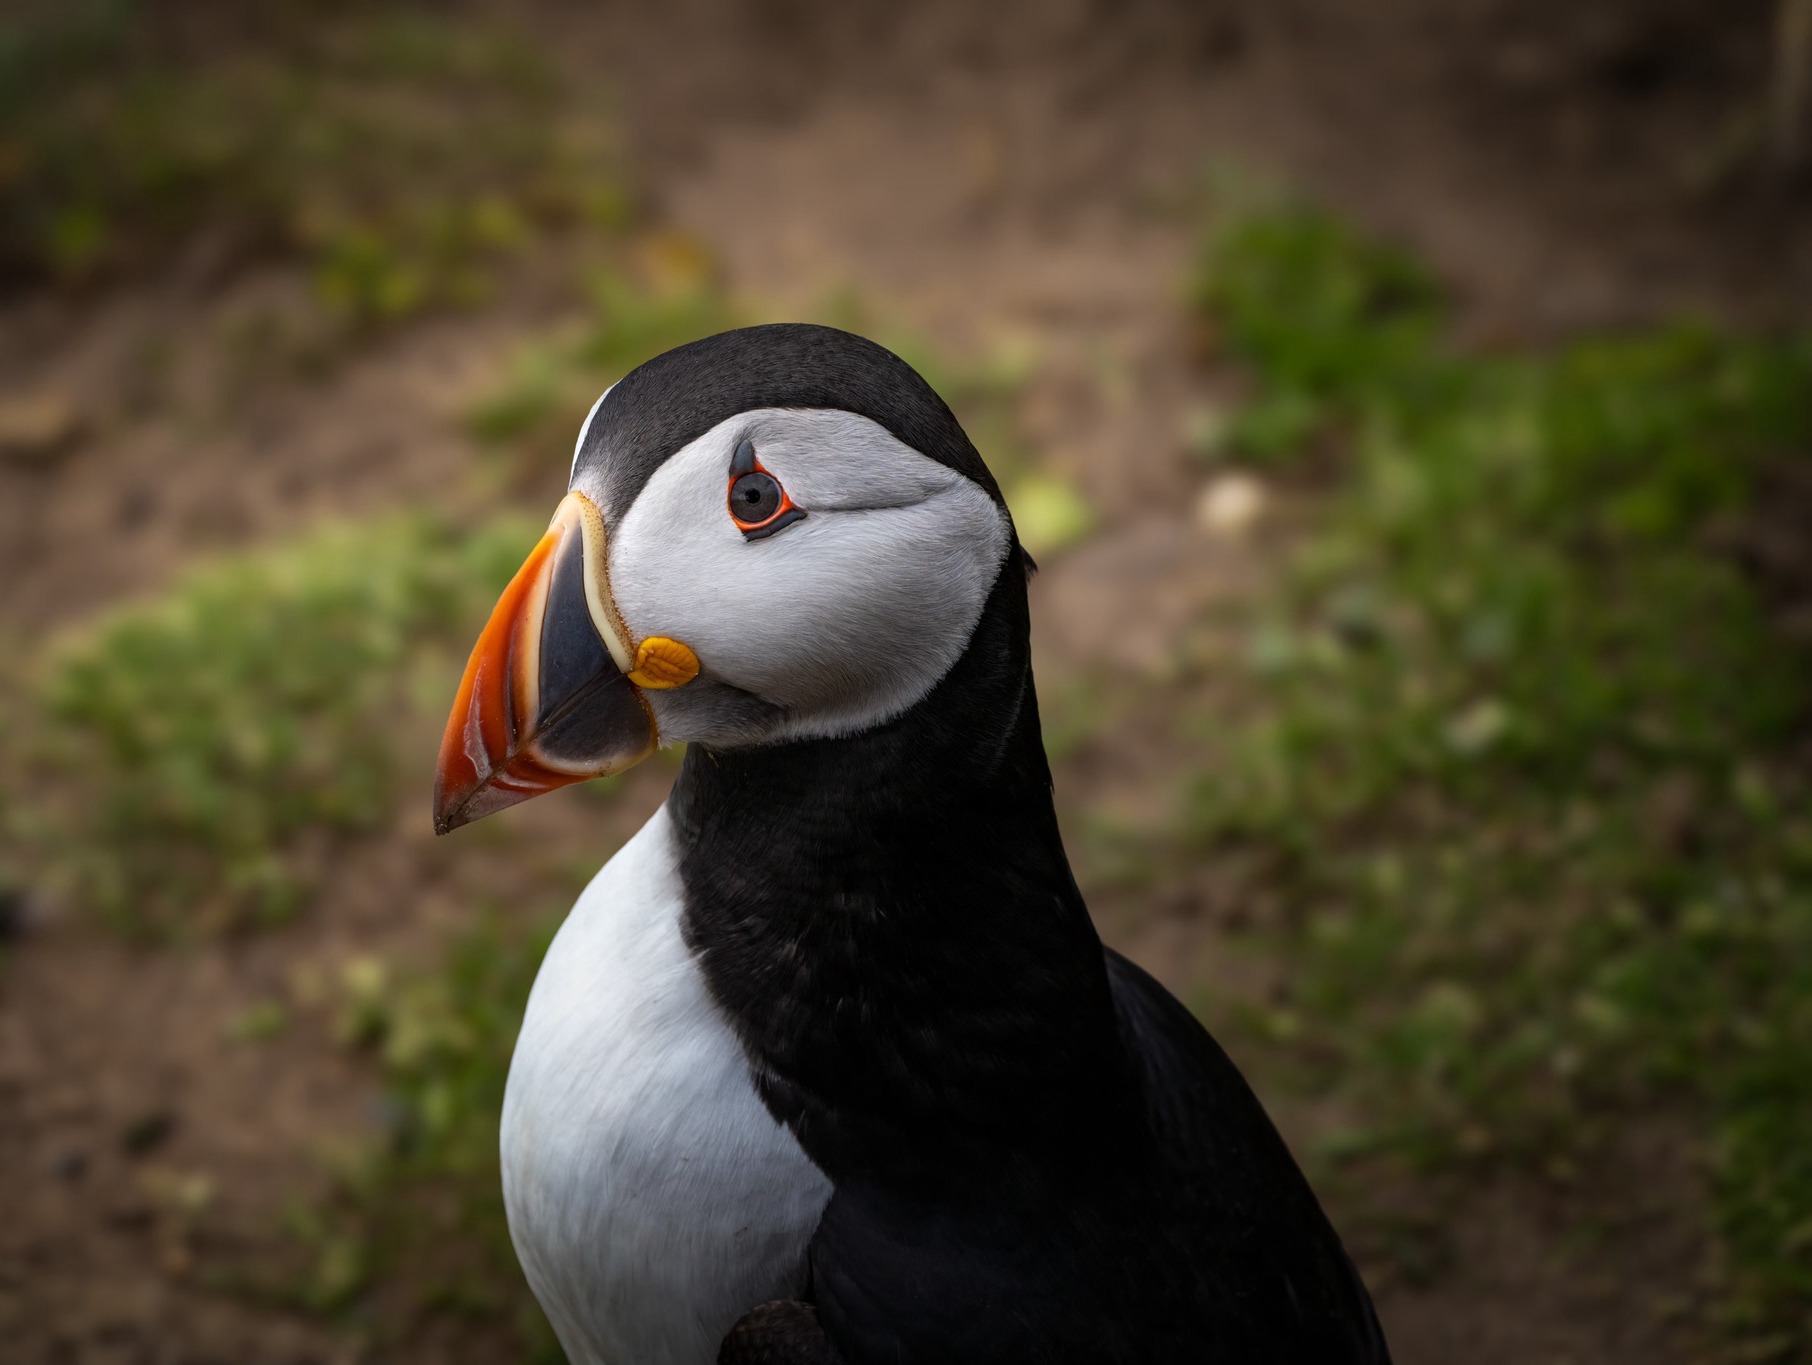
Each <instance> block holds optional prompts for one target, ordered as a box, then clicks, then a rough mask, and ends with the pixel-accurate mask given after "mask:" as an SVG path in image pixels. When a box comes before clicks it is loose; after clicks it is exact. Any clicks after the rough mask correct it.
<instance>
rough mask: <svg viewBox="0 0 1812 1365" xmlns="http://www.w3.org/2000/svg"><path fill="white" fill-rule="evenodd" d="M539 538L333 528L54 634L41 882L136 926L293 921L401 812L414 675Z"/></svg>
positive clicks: (481, 608)
mask: <svg viewBox="0 0 1812 1365" xmlns="http://www.w3.org/2000/svg"><path fill="white" fill-rule="evenodd" d="M532 540H533V530H532V529H531V528H529V527H527V526H526V525H518V524H516V523H514V522H512V521H508V520H505V521H502V522H499V523H498V524H496V525H493V526H487V527H485V528H483V529H481V530H479V531H478V532H476V533H472V534H463V533H460V532H456V531H455V530H453V529H452V528H449V527H447V526H444V525H439V524H436V523H434V522H431V521H428V520H425V519H421V518H394V519H389V520H384V521H379V522H375V523H370V524H364V525H350V526H338V527H329V528H327V529H324V530H321V531H318V532H316V533H314V534H312V535H309V536H307V537H305V538H303V539H301V540H300V541H297V542H295V543H293V544H288V545H282V546H279V547H277V548H274V549H263V550H257V551H253V552H250V553H248V554H245V555H242V556H238V557H234V558H231V559H227V560H224V561H221V562H217V563H214V564H211V565H208V566H206V567H204V568H202V569H200V570H199V571H197V572H194V573H192V574H190V575H189V576H188V577H186V578H184V579H182V580H181V581H180V582H178V583H177V584H176V585H175V586H173V587H172V588H170V589H169V590H168V591H166V592H164V593H163V594H161V595H159V596H157V597H155V598H152V599H150V600H147V601H144V602H138V603H133V604H130V605H128V606H125V607H122V608H120V609H117V610H115V611H113V612H110V613H108V614H107V615H105V616H104V617H102V618H101V619H100V620H98V621H97V622H95V623H93V624H92V625H91V626H89V627H87V628H85V629H83V630H82V631H81V632H80V633H79V634H77V635H75V636H73V637H70V638H67V639H64V640H62V641H60V642H58V643H57V644H56V645H55V646H54V647H53V648H52V650H51V651H50V654H49V658H48V660H47V661H46V664H45V668H44V677H43V681H42V685H41V692H40V696H39V698H38V701H39V704H40V708H41V711H42V715H43V719H44V724H43V725H42V726H40V727H38V728H37V732H36V734H35V736H34V737H33V740H32V746H33V748H34V749H35V758H36V761H37V762H38V763H40V764H42V765H44V766H45V767H46V768H47V770H48V771H49V772H50V774H51V777H50V779H49V781H48V782H47V786H46V790H47V792H48V793H49V794H50V798H51V799H49V800H48V801H47V802H46V803H45V804H44V805H43V806H41V807H39V808H37V809H36V810H35V811H33V812H23V811H16V812H14V818H15V820H16V821H26V822H29V826H28V827H29V832H30V833H31V834H32V836H33V838H32V842H33V843H34V844H36V845H37V846H39V847H41V848H43V849H44V850H46V851H47V853H48V855H49V857H50V859H51V860H52V864H53V865H52V867H51V869H50V872H49V880H50V884H51V885H53V886H56V887H58V888H60V890H61V891H62V892H63V894H65V895H67V896H69V897H71V898H73V899H74V900H75V901H77V902H78V903H80V904H83V905H85V906H91V907H93V908H94V909H96V910H98V911H99V912H100V913H101V914H102V915H104V916H105V917H106V918H107V920H108V921H109V922H110V923H112V924H113V925H114V926H116V927H117V928H119V929H120V930H122V931H125V932H128V933H132V934H141V935H151V936H160V935H167V934H171V933H181V932H192V931H195V930H197V929H206V928H210V927H220V926H225V925H231V924H239V923H268V922H272V921H276V920H281V919H283V918H285V917H287V916H288V915H289V914H291V913H292V912H293V911H294V910H295V908H296V907H297V905H298V904H299V902H300V901H301V899H302V898H303V897H304V896H305V894H306V892H307V889H308V887H309V885H310V884H311V882H312V880H313V877H314V874H315V872H316V871H317V870H318V868H319V865H320V863H321V861H322V860H323V859H324V858H325V856H326V855H327V852H328V851H329V850H330V849H331V847H332V846H333V843H334V840H335V839H336V837H337V836H338V835H339V834H342V833H344V832H345V831H349V830H365V829H371V828H373V827H375V826H377V825H379V824H380V823H382V822H383V821H384V820H386V819H388V818H389V815H390V811H391V803H392V797H393V786H392V770H393V766H394V758H395V756H394V752H393V750H394V748H395V745H396V739H395V737H396V735H397V734H398V733H399V731H401V732H406V729H407V727H406V724H405V722H406V721H407V720H408V719H409V718H410V717H411V716H412V715H413V713H412V711H411V695H410V690H409V679H410V677H411V670H412V668H414V667H416V666H418V665H421V664H422V662H423V659H424V655H425V653H431V652H432V651H433V647H434V646H436V645H438V646H440V653H441V654H447V653H451V652H453V651H455V650H456V649H457V647H458V645H459V644H460V643H462V642H461V641H460V640H459V639H458V638H457V637H458V636H459V635H460V633H461V632H462V631H464V630H469V629H470V628H472V627H473V626H474V624H475V623H476V622H477V621H479V620H481V619H482V618H483V615H484V613H485V611H486V610H487V609H488V608H489V605H490V603H491V602H492V600H493V599H494V598H495V595H496V593H497V592H498V590H499V589H500V588H501V587H502V585H503V584H504V583H505V582H507V581H508V579H509V576H510V574H511V573H512V572H513V571H514V569H515V567H516V564H517V563H518V562H519V560H520V558H521V554H522V550H523V547H524V546H525V545H526V544H529V543H531V542H532ZM436 657H439V656H438V655H437V656H436Z"/></svg>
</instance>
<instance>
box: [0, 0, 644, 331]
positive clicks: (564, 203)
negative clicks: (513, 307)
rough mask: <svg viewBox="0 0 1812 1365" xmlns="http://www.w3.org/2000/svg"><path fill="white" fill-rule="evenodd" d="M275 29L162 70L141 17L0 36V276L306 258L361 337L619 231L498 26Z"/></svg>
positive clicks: (559, 98)
mask: <svg viewBox="0 0 1812 1365" xmlns="http://www.w3.org/2000/svg"><path fill="white" fill-rule="evenodd" d="M283 17H284V16H283V15H282V14H281V13H273V14H271V15H267V16H265V19H266V21H267V22H264V23H263V24H261V25H260V26H257V35H258V41H256V42H250V43H242V44H240V45H239V46H238V47H237V48H235V47H233V46H232V45H230V44H221V45H220V46H221V48H222V51H221V52H219V53H214V52H211V51H201V52H196V53H190V54H184V55H180V56H179V55H178V53H177V52H176V51H175V50H174V49H173V47H172V45H171V44H170V43H168V42H162V41H159V39H160V38H162V37H163V36H164V35H163V34H162V33H161V30H160V29H159V27H158V25H157V24H156V23H155V22H154V21H155V18H156V12H155V11H154V10H152V9H151V8H150V7H148V6H147V7H139V6H133V5H127V4H123V3H113V4H101V5H86V6H83V5H77V6H72V7H70V8H69V9H68V10H67V11H66V12H60V13H52V14H49V15H45V16H39V17H38V18H37V19H36V20H35V21H33V22H32V23H31V24H29V25H28V23H27V21H26V20H24V19H14V20H12V21H10V22H9V23H8V24H7V25H6V26H4V27H0V73H11V74H12V75H13V76H14V77H15V80H14V81H13V83H12V84H11V85H10V86H7V85H6V82H4V81H0V88H5V89H6V90H7V94H6V95H5V96H0V269H6V270H10V271H12V272H17V273H24V274H27V275H34V274H44V273H48V274H50V275H51V276H53V277H60V278H65V279H67V278H70V277H81V276H86V275H90V274H93V273H95V272H97V271H100V270H104V269H108V268H123V267H127V266H140V267H142V266H145V265H148V264H150V263H153V262H158V261H161V260H163V259H165V258H166V257H167V256H168V255H169V254H170V253H171V252H172V251H173V250H176V249H180V248H182V247H183V246H184V245H185V244H186V243H189V242H191V241H198V240H200V239H201V238H203V237H205V238H206V239H207V240H208V241H209V242H210V243H211V248H212V255H213V256H214V257H216V258H234V257H242V256H246V255H250V254H258V253H264V254H268V253H273V252H274V253H276V254H279V255H287V256H289V257H291V258H297V259H300V260H302V261H304V262H306V263H307V264H308V265H309V267H310V269H311V270H312V271H313V274H314V279H315V284H316V289H317V293H318V296H319V298H320V299H321V300H322V302H323V303H324V304H325V305H326V306H327V307H328V308H330V309H331V310H333V311H334V312H335V313H337V314H338V315H340V316H343V317H345V318H347V319H349V320H350V321H352V322H353V323H356V324H373V323H380V322H383V321H386V320H389V319H393V318H396V317H400V316H404V315H407V314H409V313H412V312H414V311H416V310H418V309H420V308H422V307H425V306H428V305H432V304H461V303H469V302H472V301H475V300H477V299H479V298H481V297H482V296H483V295H484V293H485V291H486V289H487V287H488V284H489V282H490V279H491V276H492V273H493V270H494V267H495V266H496V264H497V263H498V262H499V261H501V260H503V259H506V258H508V257H510V256H512V255H514V254H516V253H518V252H520V251H521V250H522V249H523V248H524V247H525V246H526V245H527V244H528V243H529V242H530V241H531V240H532V239H533V237H534V236H535V234H536V233H537V232H539V231H544V230H547V229H550V228H555V227H558V226H560V225H562V224H566V223H571V222H576V221H594V222H603V223H606V224H610V225H616V224H620V223H621V222H622V221H624V219H625V218H626V216H627V199H626V196H625V194H624V191H623V189H622V183H623V182H622V177H621V174H620V163H619V159H618V157H617V155H616V152H615V149H614V147H613V146H612V144H611V142H610V140H609V137H608V134H607V131H606V130H607V128H608V123H607V121H606V120H605V119H603V117H602V113H601V111H592V112H593V113H594V114H595V115H596V116H595V117H591V118H583V117H575V116H574V113H575V102H574V96H573V94H572V92H567V91H562V90H561V89H560V88H559V85H558V82H557V81H556V80H555V78H554V75H553V70H552V68H551V66H550V65H549V64H548V63H547V62H546V61H545V59H544V58H543V57H542V56H541V55H540V54H538V53H536V52H535V51H534V50H533V49H532V48H530V47H529V46H527V45H526V44H524V43H522V42H520V41H518V40H517V39H515V38H514V37H513V36H512V35H511V34H510V33H509V32H508V31H506V30H500V29H496V28H493V27H487V26H485V25H482V24H478V23H476V22H474V21H472V20H469V19H461V20H457V21H454V20H449V19H448V18H446V17H444V16H443V17H431V16H429V15H427V14H423V13H411V12H409V11H407V10H404V9H400V8H379V9H377V10H375V11H372V12H367V13H364V14H361V15H358V16H356V17H352V18H342V19H336V20H334V21H330V22H327V23H321V22H318V21H317V22H311V23H300V22H288V23H286V22H283ZM242 36H243V35H242Z"/></svg>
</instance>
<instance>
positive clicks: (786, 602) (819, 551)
mask: <svg viewBox="0 0 1812 1365" xmlns="http://www.w3.org/2000/svg"><path fill="white" fill-rule="evenodd" d="M869 425H871V426H872V424H869ZM875 430H879V429H878V428H875ZM888 440H889V442H890V447H889V448H888V449H886V450H885V452H884V454H883V455H882V456H881V457H876V456H875V454H874V452H873V450H869V451H866V452H864V454H863V460H864V461H867V462H866V463H862V462H857V461H854V460H852V461H850V469H849V470H846V471H845V473H846V475H847V476H848V477H846V478H845V479H844V480H843V481H842V486H841V487H836V486H834V485H835V484H836V483H837V480H836V478H835V474H836V471H835V470H834V469H827V468H826V467H825V461H826V459H827V457H826V456H825V454H824V452H822V451H814V452H806V451H800V450H797V449H795V450H794V451H793V452H792V453H791V455H790V457H789V456H788V455H786V454H783V452H782V451H781V449H780V447H779V446H778V445H770V446H769V447H768V448H767V449H768V452H769V453H768V454H764V455H763V461H764V463H768V461H769V458H770V454H771V455H772V458H773V460H774V463H772V464H769V465H768V467H769V468H771V469H772V470H773V472H774V473H775V474H776V475H777V476H779V477H781V479H782V480H783V482H785V483H786V484H787V486H788V488H789V489H792V488H795V487H797V488H799V489H800V490H801V491H800V495H799V496H800V501H801V502H802V503H806V504H807V512H806V517H805V519H804V520H803V521H800V522H797V523H795V524H794V525H792V526H790V527H788V528H786V529H785V530H783V531H781V532H779V533H778V534H776V535H774V536H771V537H768V538H767V539H764V540H753V541H751V540H745V539H744V538H743V535H742V533H741V532H740V531H739V530H738V529H737V528H736V526H735V524H734V523H733V522H732V521H731V520H730V516H729V512H728V509H727V507H726V503H725V494H726V491H727V484H728V447H724V446H723V443H722V442H721V441H708V440H706V439H705V438H701V439H700V441H699V442H695V443H694V444H693V445H692V446H690V447H688V448H687V449H686V450H684V451H681V452H679V453H678V454H676V455H675V456H674V457H673V458H672V459H670V460H668V461H667V463H666V464H665V465H663V466H662V467H661V469H660V470H659V471H658V472H657V473H656V474H655V476H654V477H653V478H652V479H650V480H649V482H648V484H647V486H646V487H645V488H644V489H643V490H642V493H641V494H640V496H638V497H637V499H636V501H635V503H634V505H633V506H632V507H631V508H630V510H629V513H628V515H627V516H625V517H624V519H623V521H622V524H621V525H620V526H619V527H617V528H615V530H614V532H613V534H612V537H611V551H610V569H611V582H612V588H613V590H614V592H615V595H616V599H617V605H618V608H619V609H620V610H621V611H622V613H623V616H624V618H625V620H626V621H627V622H628V624H629V627H630V629H631V631H632V632H634V633H635V634H637V635H638V636H639V635H644V634H648V635H670V636H673V637H674V638H676V639H680V640H684V641H685V642H686V643H687V644H689V645H691V646H692V648H693V649H694V650H695V651H697V653H698V656H699V659H700V662H701V663H702V664H703V667H704V672H705V675H706V676H707V677H709V678H715V679H717V680H719V681H722V682H725V683H728V684H730V685H731V686H734V687H737V688H741V689H742V690H744V691H747V692H752V693H754V694H755V695H757V696H759V697H761V698H763V699H764V700H766V701H769V702H771V703H773V704H775V705H777V706H780V707H782V708H784V710H785V711H786V713H787V720H786V722H785V724H784V725H783V728H782V731H781V733H784V734H791V735H807V734H822V735H834V734H843V733H850V732H852V731H855V730H859V729H863V728H866V727H867V726H869V725H873V724H876V723H878V722H879V721H881V720H885V719H887V718H888V717H890V716H892V715H895V714H898V713H899V712H900V711H903V710H905V709H906V708H907V707H909V706H911V705H912V704H913V703H914V702H916V701H917V700H918V699H919V698H921V697H922V696H924V695H925V693H927V692H928V691H930V690H931V688H932V687H933V686H934V685H935V684H936V683H937V681H938V679H940V678H942V677H943V675H944V674H945V673H946V672H948V671H949V669H950V666H951V665H952V664H954V663H955V662H956V660H957V658H959V657H960V656H961V654H962V652H963V650H964V648H965V647H966V646H967V644H968V641H969V637H970V635H971V634H972V633H973V632H974V629H975V623H976V621H977V620H978V619H980V616H981V610H982V607H983V605H984V603H985V602H986V600H987V596H988V592H989V590H990V589H991V588H992V586H993V584H994V581H995V578H996V577H997V575H998V573H999V570H1000V565H1001V561H1002V560H1003V559H1004V557H1005V554H1006V548H1007V542H1008V535H1007V526H1006V520H1005V517H1004V515H1003V514H1002V513H1001V511H1000V509H999V508H998V507H996V506H995V504H994V503H993V501H992V500H991V499H989V497H988V496H987V494H986V493H984V492H983V491H982V490H981V489H980V488H979V487H977V486H976V485H975V484H973V483H972V482H970V481H969V480H967V479H964V478H962V477H961V476H959V475H956V474H955V473H953V472H952V471H949V470H946V469H945V468H944V467H943V466H941V465H938V464H937V463H936V462H935V461H932V460H930V459H927V458H926V457H925V456H923V455H920V454H918V452H916V451H912V450H910V449H909V448H907V447H905V446H902V445H899V443H898V442H893V441H891V438H888ZM732 444H733V443H732ZM720 447H722V448H720ZM876 458H883V459H885V460H886V461H887V462H889V463H890V464H892V465H893V466H894V468H893V469H892V470H891V472H889V471H887V470H886V469H885V467H884V466H877V465H876V464H874V463H873V461H874V460H875V459H876ZM808 459H809V460H810V461H811V462H812V466H813V467H812V469H811V473H810V476H809V477H806V476H805V475H804V471H805V469H806V462H807V460H808ZM785 465H791V466H792V473H791V474H789V473H788V472H787V469H786V468H785V467H783V466H785ZM857 479H859V483H858V482H857ZM915 484H916V485H918V486H917V487H914V488H913V490H912V491H913V492H915V493H919V492H925V491H926V490H929V491H928V492H927V495H926V496H923V497H922V499H921V500H919V501H916V502H913V503H911V504H910V505H907V506H880V507H875V506H870V507H867V508H862V507H861V503H862V502H863V501H865V500H866V499H865V496H864V494H865V493H866V494H869V495H874V490H876V489H881V490H883V493H885V492H886V491H887V490H892V489H898V488H901V487H903V486H910V485H915ZM808 488H810V489H812V490H813V492H811V493H808V492H807V491H806V490H807V489H808ZM814 494H815V496H816V497H818V498H821V499H825V500H831V499H833V498H835V499H837V500H840V501H841V502H842V503H843V504H844V506H845V507H846V508H849V509H850V510H841V511H839V510H827V509H826V508H824V507H823V506H822V505H820V507H819V509H818V510H817V511H815V512H814V511H813V510H811V506H810V502H809V499H810V498H811V497H813V496H814ZM881 500H885V497H884V496H883V497H882V498H881Z"/></svg>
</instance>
